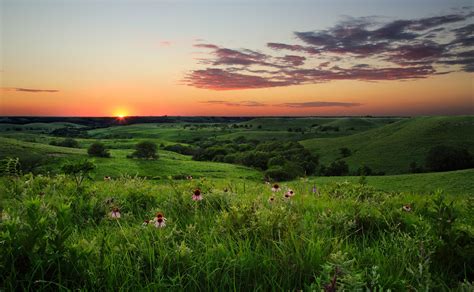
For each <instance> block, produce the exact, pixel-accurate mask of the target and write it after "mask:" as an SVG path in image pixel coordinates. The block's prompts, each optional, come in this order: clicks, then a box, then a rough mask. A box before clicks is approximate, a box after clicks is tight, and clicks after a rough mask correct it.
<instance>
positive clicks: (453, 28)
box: [184, 8, 474, 90]
mask: <svg viewBox="0 0 474 292" xmlns="http://www.w3.org/2000/svg"><path fill="white" fill-rule="evenodd" d="M469 9H472V8H469ZM469 9H468V10H467V12H459V13H455V14H448V15H439V16H433V17H426V18H419V19H411V20H403V19H401V20H392V21H388V22H387V21H380V19H381V18H378V17H360V18H351V17H346V18H344V19H343V20H342V21H340V22H338V23H336V24H335V25H334V26H332V27H329V28H327V29H324V30H317V31H297V32H294V36H295V37H296V42H299V43H294V44H287V43H281V42H267V43H266V47H267V50H269V51H270V52H261V51H256V50H251V49H245V48H243V49H233V48H225V47H221V46H218V45H215V44H210V43H203V44H196V45H195V47H198V48H202V49H206V50H210V53H209V54H208V57H207V58H204V59H199V62H200V64H201V65H204V66H206V67H205V68H201V69H198V70H193V71H190V72H188V73H187V74H186V76H185V78H184V82H185V84H187V85H189V86H194V87H198V88H205V89H210V90H236V89H254V88H268V87H277V86H291V85H299V84H315V83H321V82H330V81H333V80H362V81H383V80H410V79H420V78H428V77H430V76H435V75H439V74H448V73H450V72H456V71H464V72H473V71H474V54H473V50H472V47H473V46H474V24H472V23H469V22H470V21H471V18H472V17H474V13H472V12H470V10H469ZM285 51H287V52H292V54H284V52H285Z"/></svg>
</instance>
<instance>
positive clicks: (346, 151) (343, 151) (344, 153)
mask: <svg viewBox="0 0 474 292" xmlns="http://www.w3.org/2000/svg"><path fill="white" fill-rule="evenodd" d="M339 153H340V154H341V157H342V158H345V157H349V156H351V154H352V152H351V150H350V149H349V148H347V147H342V148H339Z"/></svg>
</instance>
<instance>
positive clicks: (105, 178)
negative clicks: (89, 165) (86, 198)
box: [104, 175, 112, 181]
mask: <svg viewBox="0 0 474 292" xmlns="http://www.w3.org/2000/svg"><path fill="white" fill-rule="evenodd" d="M111 179H112V178H111V177H110V176H108V175H106V176H104V180H105V181H108V180H111Z"/></svg>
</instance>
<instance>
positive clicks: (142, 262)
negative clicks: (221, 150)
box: [0, 175, 474, 291]
mask: <svg viewBox="0 0 474 292" xmlns="http://www.w3.org/2000/svg"><path fill="white" fill-rule="evenodd" d="M311 186H312V183H311V182H304V181H302V182H294V183H289V184H288V185H284V186H283V190H282V191H280V192H278V193H272V192H271V190H270V186H268V185H265V184H260V183H255V182H249V181H230V180H219V181H217V180H206V179H202V180H193V181H179V182H176V181H172V180H170V181H168V182H167V183H163V184H156V183H152V182H148V181H146V180H144V179H140V178H135V177H121V178H119V179H117V180H113V181H107V182H87V183H86V184H85V185H84V186H83V187H81V188H77V187H76V186H75V184H74V183H73V182H72V181H71V180H70V179H68V178H67V177H65V176H55V177H45V176H31V175H27V176H22V177H20V178H11V179H4V180H2V181H1V183H0V192H1V193H2V194H3V195H2V201H1V205H0V208H1V209H2V221H1V225H0V227H1V234H0V236H1V237H0V249H1V258H0V268H1V276H0V277H1V283H2V284H1V285H2V287H0V288H1V290H5V291H12V290H57V289H71V290H72V289H85V290H104V291H111V290H127V291H128V290H158V289H167V290H182V291H184V290H186V291H189V290H191V291H193V290H199V291H208V290H220V291H222V290H224V291H228V290H234V291H237V290H307V291H314V290H316V291H320V290H324V289H325V290H326V291H335V290H346V291H354V290H370V291H382V290H387V289H391V290H392V291H404V290H422V291H426V290H447V289H457V290H460V291H462V290H463V289H465V291H468V290H469V289H471V291H472V289H473V286H472V280H473V267H472V262H473V260H474V257H473V249H472V248H473V245H472V242H473V238H474V230H473V221H474V218H473V215H472V214H474V212H472V211H473V210H472V206H473V203H472V199H469V198H467V197H459V196H457V197H456V201H454V202H453V203H451V201H450V198H451V197H449V196H448V197H443V196H442V195H440V194H434V195H431V196H426V195H424V196H421V195H415V194H404V193H394V192H382V191H377V190H375V189H372V188H371V187H369V186H365V185H359V184H349V183H337V184H333V185H327V186H325V187H323V188H321V189H320V190H319V193H317V194H316V193H312V192H311ZM195 188H200V189H201V191H202V193H203V197H204V199H203V200H202V201H193V200H191V196H192V191H193V190H194V189H195ZM285 188H291V189H293V190H294V192H295V194H296V195H295V196H294V197H291V198H290V199H285V198H284V196H283V194H284V190H285ZM272 195H273V196H274V197H275V200H274V201H273V202H269V201H268V199H269V198H270V196H272ZM452 198H454V196H453V197H452ZM404 204H411V208H412V210H411V211H410V212H406V211H403V209H402V207H403V205H404ZM113 207H117V208H119V209H120V213H121V218H120V219H114V218H111V217H110V212H111V209H112V208H113ZM156 212H163V213H164V216H165V217H166V218H167V221H166V224H167V225H166V227H164V228H155V227H154V225H153V224H150V225H143V222H144V220H149V219H152V218H153V217H154V215H155V213H156Z"/></svg>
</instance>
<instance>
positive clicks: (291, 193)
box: [286, 189, 295, 197]
mask: <svg viewBox="0 0 474 292" xmlns="http://www.w3.org/2000/svg"><path fill="white" fill-rule="evenodd" d="M286 194H287V195H288V196H289V197H293V196H294V195H295V192H293V190H292V189H289V190H288V191H287V192H286Z"/></svg>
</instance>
